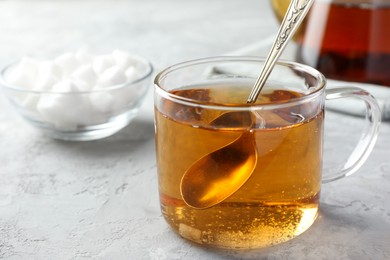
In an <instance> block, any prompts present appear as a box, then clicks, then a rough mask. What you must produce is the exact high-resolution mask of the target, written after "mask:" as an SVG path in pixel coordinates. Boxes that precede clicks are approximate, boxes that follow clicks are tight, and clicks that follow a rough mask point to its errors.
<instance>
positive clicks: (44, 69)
mask: <svg viewBox="0 0 390 260" xmlns="http://www.w3.org/2000/svg"><path fill="white" fill-rule="evenodd" d="M48 75H51V76H54V77H57V78H61V77H62V69H61V67H60V66H59V65H58V64H56V63H55V62H53V61H51V60H46V61H42V62H40V64H39V73H38V79H39V78H40V77H43V78H46V77H48Z"/></svg>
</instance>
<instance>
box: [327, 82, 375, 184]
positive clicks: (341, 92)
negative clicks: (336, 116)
mask: <svg viewBox="0 0 390 260" xmlns="http://www.w3.org/2000/svg"><path fill="white" fill-rule="evenodd" d="M339 98H358V99H361V100H363V101H364V103H365V105H366V121H367V125H366V127H365V129H364V130H363V132H362V135H361V136H360V139H359V141H358V143H357V145H356V146H355V148H354V150H353V151H352V153H351V155H350V156H349V157H348V159H347V160H346V162H345V163H344V164H343V165H338V166H335V167H330V168H325V169H324V172H323V175H324V176H326V177H324V178H323V179H322V182H323V183H327V182H331V181H334V180H338V179H341V178H343V177H345V176H349V175H351V174H353V173H354V172H355V171H357V170H358V169H359V168H360V167H361V166H362V164H363V163H364V162H365V161H366V160H367V158H368V156H369V155H370V153H371V151H372V149H373V148H374V145H375V142H376V139H377V137H378V131H379V125H380V122H381V110H380V108H379V105H378V103H377V101H376V100H375V98H374V97H373V96H372V95H371V94H370V93H368V92H367V91H365V90H363V89H361V88H357V87H342V88H334V89H327V90H326V97H325V99H326V100H333V99H339Z"/></svg>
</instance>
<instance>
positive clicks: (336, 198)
mask: <svg viewBox="0 0 390 260" xmlns="http://www.w3.org/2000/svg"><path fill="white" fill-rule="evenodd" d="M276 26H277V23H276V21H275V19H274V18H273V15H272V12H271V10H270V7H269V2H268V1H264V0H258V1H255V0H246V1H240V0H223V1H222V0H214V1H206V0H199V1H189V0H164V1H158V0H128V1H124V0H113V1H109V0H98V1H93V0H84V1H76V0H73V1H69V0H57V1H54V0H35V1H18V0H12V1H11V0H8V1H7V0H2V1H0V36H1V37H0V66H3V65H5V64H6V63H8V62H10V61H13V60H15V59H17V58H19V57H21V56H24V55H29V56H51V55H54V54H56V53H61V52H64V51H66V50H74V49H77V48H79V47H80V46H90V47H91V48H94V49H96V50H101V51H105V50H112V49H114V48H122V49H125V50H128V51H130V52H133V53H137V54H140V55H143V56H145V57H147V58H148V59H150V60H151V61H152V62H153V64H154V65H155V68H156V71H158V70H159V69H161V68H163V67H165V66H167V65H170V64H172V63H176V62H178V61H182V60H186V59H192V58H199V57H204V56H214V55H220V54H223V53H229V52H232V51H234V50H237V49H241V48H243V47H245V46H247V45H250V44H251V43H253V42H256V41H259V40H263V39H265V38H267V37H268V36H269V35H271V34H273V33H275V31H276V30H277V27H276ZM151 88H152V86H151ZM327 116H328V118H327V122H326V123H327V124H326V128H327V133H328V134H327V136H326V137H327V140H326V145H325V152H326V153H327V156H326V159H325V160H326V162H327V163H329V162H335V161H342V160H343V154H346V153H348V152H349V149H350V148H351V147H352V146H353V145H354V143H355V142H356V140H357V138H358V136H359V131H358V130H359V128H360V127H361V126H362V125H363V120H362V119H361V118H357V117H350V116H346V115H342V114H336V113H331V112H329V113H327ZM0 122H1V124H0V149H1V150H0V258H2V259H153V260H155V259H375V260H376V259H379V260H380V259H390V249H389V248H390V247H389V246H390V124H389V123H384V124H382V127H381V130H380V135H379V138H378V142H377V145H376V146H375V149H374V151H373V154H372V156H371V157H370V158H369V159H368V161H367V163H366V164H365V165H364V166H363V167H362V168H361V169H360V170H359V171H358V172H357V173H356V174H354V175H353V176H350V177H348V178H345V179H342V180H339V181H337V182H334V183H330V184H326V185H324V186H323V190H322V198H321V203H322V208H321V212H320V215H319V217H318V219H317V221H316V222H315V224H314V225H313V226H312V227H311V228H310V229H309V230H308V231H307V232H305V233H304V234H302V235H301V236H299V237H297V238H295V239H293V240H291V241H289V242H287V243H284V244H281V245H278V246H274V247H271V248H267V249H259V250H250V251H238V252H237V251H225V250H214V249H205V248H202V247H199V246H196V245H193V244H191V243H188V242H186V241H185V240H183V239H181V238H180V237H178V236H176V235H175V234H174V233H173V232H172V231H171V230H170V229H169V227H168V225H167V224H166V223H165V222H164V220H163V218H162V216H161V213H160V209H159V199H158V192H157V173H156V161H155V147H154V145H155V144H154V127H153V101H152V90H150V91H149V93H148V98H147V100H146V102H145V103H144V105H143V107H142V110H141V112H140V113H139V115H138V117H137V118H136V119H135V120H134V121H133V122H132V124H130V125H129V126H128V127H126V128H125V129H123V130H122V131H121V132H119V133H118V134H116V135H114V136H111V137H109V138H106V139H103V140H99V141H93V142H62V141H55V140H52V139H49V138H46V137H45V136H42V135H41V134H40V133H38V132H36V131H35V130H34V129H32V128H31V127H30V126H29V125H27V124H26V123H25V122H23V121H22V119H20V118H19V117H18V116H17V114H16V113H15V112H14V111H13V110H12V109H11V107H10V106H9V104H8V103H7V101H6V100H5V99H4V97H3V96H1V97H0Z"/></svg>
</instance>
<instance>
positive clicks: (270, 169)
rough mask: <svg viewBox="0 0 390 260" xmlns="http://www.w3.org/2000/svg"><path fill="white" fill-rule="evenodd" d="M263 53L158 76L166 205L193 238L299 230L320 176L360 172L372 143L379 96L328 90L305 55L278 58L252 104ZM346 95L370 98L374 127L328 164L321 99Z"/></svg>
mask: <svg viewBox="0 0 390 260" xmlns="http://www.w3.org/2000/svg"><path fill="white" fill-rule="evenodd" d="M263 63H264V60H263V59H260V58H254V57H214V58H206V59H200V60H194V61H188V62H184V63H180V64H177V65H174V66H171V67H169V68H167V69H165V70H163V71H162V72H160V73H159V74H158V75H157V76H156V78H155V82H154V83H155V124H156V155H157V169H158V180H159V192H160V203H161V210H162V213H163V216H164V217H165V220H166V221H167V222H168V223H169V225H170V226H171V227H172V228H173V230H174V231H176V232H177V233H178V234H179V235H180V236H182V237H184V238H186V239H189V240H191V241H194V242H196V243H199V244H204V245H209V246H214V247H220V248H228V249H238V248H239V249H249V248H259V247H265V246H270V245H274V244H278V243H281V242H284V241H287V240H289V239H292V238H294V237H295V236H298V235H299V234H301V233H302V232H304V231H305V230H307V229H308V228H309V227H310V226H311V225H312V224H313V222H314V220H315V219H316V216H317V214H318V207H319V198H320V190H321V183H323V182H329V181H332V180H336V179H339V178H342V177H344V176H347V175H350V174H352V173H353V172H355V171H356V170H357V169H358V168H359V167H360V166H361V165H362V164H363V162H364V161H365V160H366V159H367V157H368V155H369V154H370V152H371V150H372V148H373V146H374V144H375V141H376V138H377V134H378V127H379V124H380V110H379V107H378V104H377V103H376V101H375V99H374V98H373V97H372V96H371V95H370V94H369V93H367V92H366V91H364V90H362V89H360V88H355V87H342V88H336V89H331V90H326V89H325V86H326V79H325V78H324V76H323V75H322V74H321V73H320V72H318V71H317V70H315V69H313V68H311V67H308V66H306V65H302V64H298V63H294V62H287V61H283V62H282V61H280V62H278V63H277V65H276V66H275V68H274V70H273V71H272V73H271V75H270V78H269V79H268V81H267V83H266V86H265V87H264V88H263V90H262V93H261V95H260V97H259V98H258V100H257V102H256V103H255V104H247V103H246V100H247V97H248V95H249V93H250V90H251V87H252V86H253V84H254V82H255V80H256V78H257V76H258V73H259V70H260V68H261V67H262V65H263ZM339 98H359V99H362V100H363V101H364V102H365V103H366V105H367V106H366V107H367V116H366V121H367V127H366V128H365V129H364V130H363V133H362V136H361V138H360V140H359V142H358V143H357V145H356V147H355V149H354V150H353V152H352V154H351V155H350V156H349V159H348V160H346V161H345V162H344V164H343V165H337V166H332V167H331V168H324V169H323V166H322V158H323V132H324V128H323V123H324V103H325V100H331V99H339ZM205 161H207V163H205ZM202 163H203V164H202ZM202 167H203V169H202ZM194 169H196V170H197V174H193V173H194ZM191 178H193V179H191ZM202 188H204V189H203V190H202ZM227 191H229V192H230V193H229V192H227ZM202 192H203V193H202ZM209 202H213V203H209ZM202 203H204V204H202Z"/></svg>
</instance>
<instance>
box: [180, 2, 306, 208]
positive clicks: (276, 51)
mask: <svg viewBox="0 0 390 260" xmlns="http://www.w3.org/2000/svg"><path fill="white" fill-rule="evenodd" d="M313 2H314V0H292V1H291V2H290V5H289V7H288V9H287V12H286V14H285V16H284V19H283V21H282V23H281V25H280V28H279V31H278V34H277V37H276V40H275V42H274V44H273V46H272V48H271V51H270V53H269V54H268V56H267V59H266V61H265V63H264V66H263V68H262V70H261V73H260V76H259V77H258V79H257V80H256V83H255V85H254V87H253V88H252V91H251V93H250V95H249V97H248V100H247V103H248V104H252V103H254V102H256V100H257V98H258V96H259V94H260V91H261V89H262V88H263V86H264V84H265V82H266V80H267V79H268V77H269V75H270V73H271V71H272V69H273V67H274V66H275V63H276V61H277V59H278V58H279V57H280V55H281V53H282V51H283V50H284V49H285V47H286V45H287V43H288V42H289V40H290V39H291V37H292V36H293V35H294V33H295V31H296V30H297V29H298V27H299V25H300V24H301V22H302V20H303V19H304V18H305V16H306V14H307V12H308V11H309V9H310V7H311V5H312V4H313ZM234 113H237V112H226V113H224V114H222V115H221V116H220V117H218V118H217V119H215V120H213V121H212V122H211V123H210V125H218V124H220V123H222V125H223V124H225V123H226V122H229V121H232V117H234V116H233V114H234ZM241 113H243V112H241ZM235 116H236V115H235ZM241 116H242V119H241V120H248V118H249V120H250V123H249V124H247V126H248V127H249V128H248V130H246V131H244V133H243V134H241V135H240V136H239V137H238V138H237V139H235V140H234V141H233V142H231V143H229V144H227V145H225V146H223V147H221V148H219V149H217V150H215V151H213V152H211V153H209V154H207V155H205V156H203V157H202V158H200V159H199V160H197V161H196V162H195V163H194V164H193V165H192V166H190V168H189V169H188V170H187V171H186V172H185V173H184V175H183V177H182V179H181V183H180V193H181V195H182V198H183V200H184V202H185V203H186V204H187V205H189V206H190V207H193V208H197V209H205V208H209V207H212V206H214V205H217V204H219V203H220V202H222V201H224V200H225V199H227V198H228V197H230V196H231V195H233V194H234V193H235V192H236V191H237V190H238V189H239V188H241V186H242V185H244V184H245V182H246V181H247V180H248V179H249V177H250V176H251V175H252V173H253V171H254V169H255V167H256V164H257V149H256V143H255V140H254V136H253V133H252V131H251V130H250V128H252V125H253V123H252V119H251V112H244V114H241ZM245 118H246V119H245ZM241 125H243V124H242V122H241ZM244 125H245V124H244Z"/></svg>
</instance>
